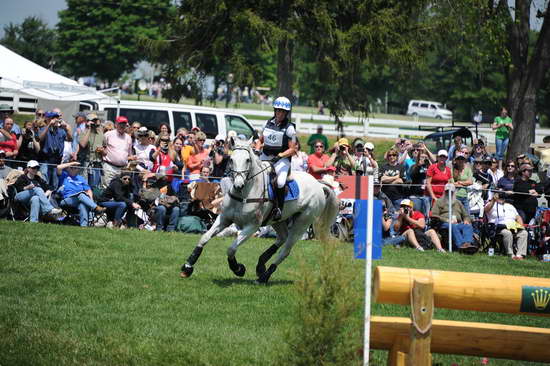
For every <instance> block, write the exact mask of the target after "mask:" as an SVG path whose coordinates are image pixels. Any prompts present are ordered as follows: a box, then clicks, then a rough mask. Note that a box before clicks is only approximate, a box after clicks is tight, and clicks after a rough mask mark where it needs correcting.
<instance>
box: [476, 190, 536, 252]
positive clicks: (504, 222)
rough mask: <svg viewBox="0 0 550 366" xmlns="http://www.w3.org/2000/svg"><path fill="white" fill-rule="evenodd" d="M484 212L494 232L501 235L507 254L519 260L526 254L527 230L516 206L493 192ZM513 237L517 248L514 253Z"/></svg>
mask: <svg viewBox="0 0 550 366" xmlns="http://www.w3.org/2000/svg"><path fill="white" fill-rule="evenodd" d="M485 214H486V215H487V220H488V221H489V223H490V224H493V225H495V226H496V234H498V235H501V236H502V239H503V244H504V247H505V248H506V252H507V254H508V255H509V256H510V258H512V259H514V260H521V259H523V258H524V257H525V256H526V255H527V236H528V235H527V230H525V229H524V227H523V219H522V218H521V216H520V215H519V213H518V211H517V210H516V208H515V207H514V206H513V205H511V204H510V203H507V202H506V201H505V199H504V196H503V195H502V194H500V193H496V192H495V193H494V194H493V198H492V199H491V200H490V201H489V202H487V205H485ZM514 237H515V240H516V245H517V250H516V252H515V253H514V247H513V243H514Z"/></svg>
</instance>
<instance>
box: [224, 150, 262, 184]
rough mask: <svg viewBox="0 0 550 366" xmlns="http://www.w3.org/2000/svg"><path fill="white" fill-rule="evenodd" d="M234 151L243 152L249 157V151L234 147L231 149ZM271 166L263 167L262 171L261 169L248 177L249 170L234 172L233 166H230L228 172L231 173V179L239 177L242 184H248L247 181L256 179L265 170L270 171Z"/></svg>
mask: <svg viewBox="0 0 550 366" xmlns="http://www.w3.org/2000/svg"><path fill="white" fill-rule="evenodd" d="M233 150H234V151H235V150H245V151H246V152H247V153H248V154H249V155H250V150H249V149H247V148H246V147H236V148H234V149H233ZM271 167H272V166H271V164H270V165H268V166H266V167H264V168H263V169H261V170H260V171H259V172H257V173H255V174H254V175H252V176H250V168H249V169H247V170H235V169H233V164H231V169H230V172H231V175H232V176H233V179H235V177H237V176H240V177H242V178H243V179H244V182H245V183H246V182H248V181H249V180H251V179H252V178H254V177H256V176H257V175H259V174H261V173H263V172H265V171H266V170H267V169H270V168H271Z"/></svg>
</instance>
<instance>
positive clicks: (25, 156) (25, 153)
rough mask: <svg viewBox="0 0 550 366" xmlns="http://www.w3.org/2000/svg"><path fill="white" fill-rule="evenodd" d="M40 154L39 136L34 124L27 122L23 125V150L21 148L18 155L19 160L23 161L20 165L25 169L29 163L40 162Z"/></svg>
mask: <svg viewBox="0 0 550 366" xmlns="http://www.w3.org/2000/svg"><path fill="white" fill-rule="evenodd" d="M39 152H40V142H39V141H38V136H37V135H36V134H35V133H34V124H33V122H31V121H27V122H25V124H24V125H23V134H22V141H21V148H19V154H18V155H17V160H21V162H19V163H18V165H19V166H21V167H24V164H25V165H26V163H27V161H29V160H38V153H39Z"/></svg>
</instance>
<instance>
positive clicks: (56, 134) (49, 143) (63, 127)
mask: <svg viewBox="0 0 550 366" xmlns="http://www.w3.org/2000/svg"><path fill="white" fill-rule="evenodd" d="M45 117H46V126H44V127H43V128H42V129H40V134H39V139H40V145H41V149H40V152H39V157H40V162H41V163H42V164H40V173H41V174H42V176H43V177H44V179H45V180H46V182H47V183H48V184H50V185H51V186H52V187H57V185H58V182H57V173H56V167H57V165H58V164H60V163H61V160H62V159H63V150H64V149H65V141H69V142H70V141H72V130H71V127H70V126H69V125H68V124H67V122H65V121H64V120H63V119H61V115H60V113H59V112H57V111H50V112H46V115H45Z"/></svg>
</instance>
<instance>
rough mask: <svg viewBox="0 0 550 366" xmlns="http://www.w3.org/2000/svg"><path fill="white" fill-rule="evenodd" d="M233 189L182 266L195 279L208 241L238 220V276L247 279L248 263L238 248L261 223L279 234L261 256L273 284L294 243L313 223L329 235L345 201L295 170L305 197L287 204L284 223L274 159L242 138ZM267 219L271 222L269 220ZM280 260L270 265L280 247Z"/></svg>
mask: <svg viewBox="0 0 550 366" xmlns="http://www.w3.org/2000/svg"><path fill="white" fill-rule="evenodd" d="M229 165H230V170H231V178H232V180H233V187H232V188H231V190H230V191H229V194H226V196H225V197H224V200H223V206H222V210H221V214H220V215H219V216H218V218H217V219H216V221H215V222H214V225H212V227H211V228H210V230H208V231H207V232H206V233H204V235H203V236H202V237H201V238H200V240H199V242H198V244H197V246H196V247H195V249H194V250H193V253H192V254H191V255H190V256H189V258H188V259H187V262H186V263H185V264H184V265H183V266H182V267H181V276H182V277H189V276H191V274H192V273H193V266H194V265H195V263H196V262H197V260H198V259H199V256H200V255H201V253H202V250H203V248H204V246H205V245H206V243H207V242H208V241H209V240H210V238H212V237H213V236H214V235H216V234H218V233H219V232H220V231H222V230H223V229H225V228H226V227H228V226H229V225H231V224H232V223H235V224H236V225H237V226H238V227H239V228H241V229H242V230H241V232H240V233H239V235H238V236H237V238H236V239H235V241H233V243H232V244H231V246H230V247H229V249H228V250H227V262H228V263H229V268H230V269H231V270H232V271H233V273H235V275H237V276H239V277H242V276H244V274H245V272H246V267H245V266H244V264H242V263H238V262H237V259H236V258H235V253H236V252H237V248H238V247H239V246H240V245H241V244H243V243H244V242H245V241H246V240H248V238H250V237H251V236H252V235H253V234H254V233H255V232H256V231H257V230H258V228H259V227H260V226H262V225H266V224H267V225H271V226H272V227H273V229H275V231H276V233H277V239H276V241H275V243H274V244H273V245H272V246H271V247H269V248H268V249H267V250H266V251H265V252H263V254H262V255H261V256H260V258H259V259H258V264H257V265H256V275H257V276H258V279H257V282H258V283H267V281H268V280H269V278H270V276H271V275H272V274H273V272H275V270H276V269H277V266H278V265H279V264H281V262H282V261H283V260H285V258H286V257H287V256H288V255H289V254H290V250H291V249H292V246H293V245H294V243H296V241H297V240H298V239H300V238H301V237H302V235H303V234H304V232H305V231H306V230H307V229H308V228H309V226H310V225H311V224H313V226H314V231H315V234H316V235H318V236H319V238H320V239H321V240H327V239H328V238H329V235H330V233H329V230H330V226H331V225H332V224H333V223H334V220H335V218H336V214H337V213H338V206H339V200H338V198H337V197H336V195H335V194H334V192H333V191H332V189H331V188H329V187H327V186H326V185H324V184H322V183H320V182H318V181H317V180H316V179H315V178H313V176H311V175H310V174H308V173H305V172H292V177H291V179H294V180H295V181H296V183H297V184H298V187H299V191H300V194H299V197H298V199H296V200H292V201H288V202H287V203H286V204H285V205H284V210H283V216H282V219H281V220H280V221H277V222H271V221H270V220H269V217H268V216H269V215H270V213H271V210H272V208H273V203H272V202H271V201H270V200H269V198H268V193H267V185H268V184H270V183H269V170H270V164H269V163H265V162H264V163H262V162H261V161H260V159H259V158H258V157H257V156H256V155H255V154H254V152H253V151H252V148H251V147H250V141H245V140H237V141H236V143H235V148H234V151H233V153H232V154H231V160H230V162H229ZM266 220H267V221H266ZM281 246H282V249H281V250H280V251H279V254H278V256H277V258H276V259H275V260H274V261H273V263H272V264H271V265H270V266H269V268H267V269H266V263H267V261H269V259H270V258H271V257H272V256H273V255H274V254H275V253H276V252H277V251H278V250H279V248H280V247H281Z"/></svg>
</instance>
